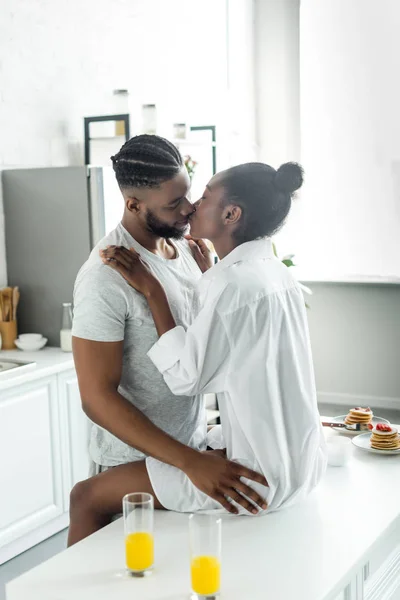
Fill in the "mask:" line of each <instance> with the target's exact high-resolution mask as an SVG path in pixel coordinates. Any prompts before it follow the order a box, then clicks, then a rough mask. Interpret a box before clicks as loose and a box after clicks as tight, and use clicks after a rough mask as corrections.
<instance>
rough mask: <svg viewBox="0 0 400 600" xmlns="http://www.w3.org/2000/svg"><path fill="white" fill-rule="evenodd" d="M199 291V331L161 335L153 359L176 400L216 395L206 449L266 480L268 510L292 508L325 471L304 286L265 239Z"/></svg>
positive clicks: (234, 255)
mask: <svg viewBox="0 0 400 600" xmlns="http://www.w3.org/2000/svg"><path fill="white" fill-rule="evenodd" d="M199 294H200V301H201V306H202V308H201V310H200V312H199V314H198V316H197V317H196V318H195V319H194V321H193V323H192V325H191V326H190V327H189V328H188V329H187V330H185V329H184V328H183V327H176V328H175V329H172V330H171V331H169V332H167V333H166V334H164V335H163V336H162V337H161V338H160V339H159V341H158V342H157V343H156V344H155V345H154V346H153V348H152V349H151V350H150V352H149V357H150V358H151V360H152V361H153V363H154V364H155V365H156V367H157V368H158V369H159V371H160V372H161V373H162V374H163V376H164V380H165V382H166V384H167V385H168V387H169V388H170V389H171V391H172V392H173V393H174V394H177V395H181V394H182V395H185V396H190V395H191V394H203V393H211V392H215V393H216V394H217V398H218V405H219V409H220V414H221V428H217V429H216V430H215V431H212V432H211V435H210V440H212V439H213V438H214V441H209V444H211V445H212V446H213V447H218V446H219V447H220V446H222V445H226V449H227V456H228V458H230V459H235V460H238V461H239V462H242V463H243V464H245V465H246V466H249V467H251V468H253V469H254V470H255V471H258V472H261V473H263V474H264V476H265V477H266V479H267V481H268V483H269V491H268V496H267V500H268V505H269V511H270V510H276V509H277V508H281V507H283V506H286V505H288V504H292V502H293V501H294V500H298V499H300V498H302V497H304V496H305V495H306V494H307V493H308V492H310V491H311V490H312V489H313V487H314V486H315V485H316V484H317V483H318V481H319V480H320V478H321V477H322V475H323V473H324V469H325V465H326V451H325V442H324V438H323V434H322V428H321V424H320V418H319V413H318V409H317V400H316V391H315V383H314V372H313V365H312V357H311V348H310V340H309V333H308V325H307V317H306V309H305V305H304V298H303V295H302V292H301V290H300V288H299V285H298V283H297V282H296V281H295V280H294V279H293V277H292V275H291V273H290V271H289V269H288V268H287V267H286V266H285V265H283V264H282V263H281V262H280V261H279V260H278V259H277V258H276V257H275V256H274V253H273V249H272V243H271V240H269V239H263V240H256V241H252V242H247V243H245V244H242V245H240V246H238V247H237V248H235V250H233V252H231V253H230V254H229V255H228V256H226V257H225V258H224V259H223V260H221V261H220V262H219V263H218V264H217V265H215V266H214V267H213V268H212V269H210V270H209V271H207V272H206V273H205V274H204V275H203V277H202V279H201V280H200V283H199ZM219 432H222V439H220V440H217V441H216V440H215V438H216V436H217V437H218V435H219Z"/></svg>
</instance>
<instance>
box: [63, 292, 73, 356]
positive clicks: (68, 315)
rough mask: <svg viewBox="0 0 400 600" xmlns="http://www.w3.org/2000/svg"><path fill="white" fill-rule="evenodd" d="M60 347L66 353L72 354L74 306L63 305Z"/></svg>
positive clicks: (68, 303) (65, 303)
mask: <svg viewBox="0 0 400 600" xmlns="http://www.w3.org/2000/svg"><path fill="white" fill-rule="evenodd" d="M60 346H61V350H63V351H64V352H72V304H71V302H64V303H63V312H62V325H61V331H60Z"/></svg>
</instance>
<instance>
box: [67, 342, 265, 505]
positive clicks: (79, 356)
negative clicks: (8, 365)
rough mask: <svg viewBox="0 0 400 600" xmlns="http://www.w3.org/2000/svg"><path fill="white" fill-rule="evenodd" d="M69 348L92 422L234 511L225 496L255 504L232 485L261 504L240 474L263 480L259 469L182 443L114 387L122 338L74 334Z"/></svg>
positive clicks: (83, 402)
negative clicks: (97, 338)
mask: <svg viewBox="0 0 400 600" xmlns="http://www.w3.org/2000/svg"><path fill="white" fill-rule="evenodd" d="M73 353H74V360H75V367H76V371H77V375H78V382H79V389H80V393H81V398H82V407H83V410H84V411H85V413H86V414H87V416H88V417H89V418H90V419H91V420H92V421H93V422H94V423H97V424H98V425H100V426H101V427H103V428H104V429H106V430H107V431H110V433H112V434H113V435H115V436H116V437H117V438H119V439H120V440H122V441H123V442H125V443H126V444H128V445H129V446H132V447H134V448H137V449H138V450H141V451H142V452H144V453H145V454H147V455H149V456H153V457H154V458H157V459H159V460H161V461H162V462H165V463H168V464H171V465H173V466H175V467H177V468H179V469H181V470H182V471H184V472H185V473H186V474H187V476H188V477H189V478H190V479H191V480H192V481H193V483H194V484H195V485H196V486H197V487H198V488H199V489H200V490H202V491H203V492H204V493H205V494H207V495H208V496H211V497H212V498H214V499H215V500H217V501H218V502H220V503H221V504H222V505H223V506H224V507H225V508H226V509H227V510H228V511H230V512H237V511H236V509H235V508H234V507H233V506H232V504H231V503H230V502H229V501H228V500H227V499H226V496H229V497H230V498H233V499H235V500H236V501H238V502H239V504H241V505H242V506H244V507H245V508H247V510H250V511H251V512H254V507H253V506H252V505H251V504H250V503H249V502H248V501H247V500H245V498H243V496H241V495H239V494H238V492H237V490H239V491H240V492H242V493H244V494H246V495H247V496H248V497H249V498H251V499H252V500H253V501H254V502H256V503H257V504H258V505H259V506H262V507H265V501H264V499H262V498H261V497H260V496H259V495H258V494H256V492H254V490H252V489H251V488H249V487H248V486H246V485H245V484H244V483H243V482H242V481H241V479H240V478H241V477H245V478H249V479H251V480H253V481H258V482H260V483H264V485H265V484H266V481H265V479H264V477H262V475H260V474H258V473H255V472H254V471H251V470H249V469H247V468H246V467H243V466H242V465H239V464H237V463H233V462H230V461H227V460H225V459H223V458H222V457H220V456H218V455H211V454H209V453H208V454H209V455H208V456H207V454H206V453H201V452H197V451H196V450H194V449H193V448H189V447H188V446H185V445H184V444H181V443H180V442H178V441H177V440H175V439H173V438H172V437H170V436H169V435H168V434H167V433H165V432H164V431H162V430H161V429H159V428H158V427H156V426H155V425H154V424H153V423H152V422H151V421H150V420H149V419H148V418H147V417H146V416H145V415H144V414H143V413H142V412H141V411H140V410H138V409H137V408H136V407H135V406H133V405H132V404H131V403H130V402H128V400H126V399H125V398H124V397H123V396H121V394H119V393H118V386H119V382H120V378H121V372H122V357H123V342H122V341H121V342H94V341H90V340H85V339H82V338H78V337H73ZM256 512H257V511H256Z"/></svg>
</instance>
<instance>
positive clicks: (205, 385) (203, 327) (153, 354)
mask: <svg viewBox="0 0 400 600" xmlns="http://www.w3.org/2000/svg"><path fill="white" fill-rule="evenodd" d="M229 349H230V344H229V339H228V335H227V332H226V328H225V325H224V322H223V318H222V317H221V315H220V314H219V312H218V308H217V306H216V305H215V304H214V303H213V305H212V306H209V307H207V306H205V307H204V308H203V309H202V310H201V311H200V313H199V315H198V316H197V318H196V319H195V320H194V322H193V323H192V325H191V326H190V327H189V328H188V329H187V330H186V331H185V329H184V328H183V327H181V326H179V327H175V328H174V329H171V330H170V331H168V332H167V333H165V334H164V335H163V336H161V337H160V339H159V340H158V342H156V344H154V346H153V347H152V348H151V349H150V351H149V352H148V356H149V358H150V359H151V360H152V362H153V363H154V365H155V366H156V367H157V369H158V370H159V371H160V373H162V375H163V377H164V381H165V383H166V384H167V385H168V387H169V389H170V390H171V391H172V393H173V394H176V395H178V396H179V395H183V396H193V395H195V394H206V393H211V392H214V393H217V392H221V391H223V389H224V385H225V379H226V376H227V373H228V370H229V355H230V353H229Z"/></svg>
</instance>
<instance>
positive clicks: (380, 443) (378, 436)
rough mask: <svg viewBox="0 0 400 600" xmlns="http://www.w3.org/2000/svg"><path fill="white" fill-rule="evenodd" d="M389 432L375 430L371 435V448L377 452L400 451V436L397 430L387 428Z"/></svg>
mask: <svg viewBox="0 0 400 600" xmlns="http://www.w3.org/2000/svg"><path fill="white" fill-rule="evenodd" d="M387 429H389V431H382V430H379V429H374V430H373V432H372V434H371V448H375V450H399V449H400V436H399V434H398V433H397V429H395V428H394V427H391V426H390V425H388V426H387Z"/></svg>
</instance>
